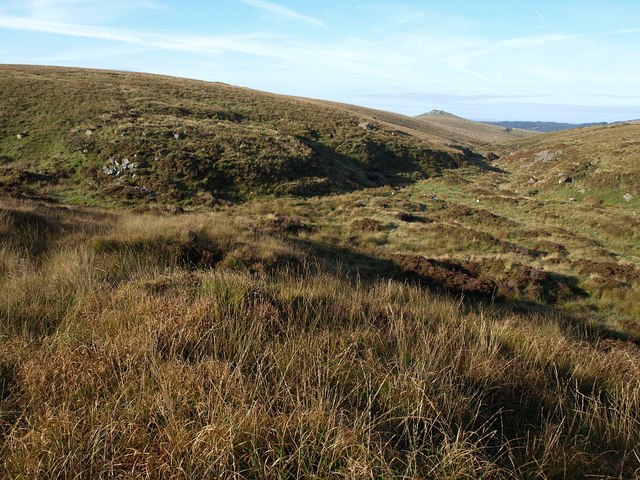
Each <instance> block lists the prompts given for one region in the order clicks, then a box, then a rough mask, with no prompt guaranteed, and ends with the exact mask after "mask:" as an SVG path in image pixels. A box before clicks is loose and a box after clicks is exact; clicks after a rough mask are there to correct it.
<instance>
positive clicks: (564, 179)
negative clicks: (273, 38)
mask: <svg viewBox="0 0 640 480" xmlns="http://www.w3.org/2000/svg"><path fill="white" fill-rule="evenodd" d="M572 182H573V178H571V177H564V178H561V179H560V180H558V183H572Z"/></svg>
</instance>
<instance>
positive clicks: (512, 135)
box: [415, 110, 535, 147]
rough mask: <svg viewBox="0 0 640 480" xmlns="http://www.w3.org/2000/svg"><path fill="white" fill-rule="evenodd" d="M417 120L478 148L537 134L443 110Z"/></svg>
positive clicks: (432, 112) (426, 114)
mask: <svg viewBox="0 0 640 480" xmlns="http://www.w3.org/2000/svg"><path fill="white" fill-rule="evenodd" d="M415 118H416V119H418V120H419V121H420V122H422V123H424V124H426V125H430V126H432V127H433V128H439V129H441V131H443V134H446V135H449V136H450V137H451V138H454V139H456V141H458V142H461V143H468V144H471V145H473V146H476V147H482V146H486V145H489V144H492V143H498V142H506V141H509V140H517V139H522V138H528V137H532V136H535V133H533V132H532V131H530V130H522V129H517V128H512V129H505V128H500V127H497V126H495V125H489V124H487V123H482V122H474V121H472V120H467V119H465V118H461V117H458V116H457V115H452V114H450V113H447V112H443V111H441V110H433V111H431V112H429V113H424V114H422V115H418V116H417V117H415Z"/></svg>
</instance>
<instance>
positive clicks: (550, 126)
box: [484, 121, 608, 133]
mask: <svg viewBox="0 0 640 480" xmlns="http://www.w3.org/2000/svg"><path fill="white" fill-rule="evenodd" d="M484 123H488V124H490V125H496V126H498V127H504V128H520V129H522V130H532V131H534V132H542V133H547V132H558V131H561V130H571V129H572V128H583V127H596V126H598V125H608V123H607V122H597V123H560V122H525V121H514V122H484Z"/></svg>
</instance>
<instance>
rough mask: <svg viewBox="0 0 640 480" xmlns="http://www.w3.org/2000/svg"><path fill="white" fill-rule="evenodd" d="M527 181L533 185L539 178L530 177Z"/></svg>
mask: <svg viewBox="0 0 640 480" xmlns="http://www.w3.org/2000/svg"><path fill="white" fill-rule="evenodd" d="M527 183H529V184H530V185H533V184H534V183H538V179H537V178H536V177H530V178H529V181H528V182H527Z"/></svg>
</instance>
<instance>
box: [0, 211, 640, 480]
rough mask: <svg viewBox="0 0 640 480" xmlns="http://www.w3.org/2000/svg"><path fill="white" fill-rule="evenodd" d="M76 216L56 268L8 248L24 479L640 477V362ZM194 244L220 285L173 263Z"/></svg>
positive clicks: (319, 273)
mask: <svg viewBox="0 0 640 480" xmlns="http://www.w3.org/2000/svg"><path fill="white" fill-rule="evenodd" d="M10 209H11V210H12V211H13V210H20V211H22V212H23V213H24V214H25V216H27V217H28V215H29V214H30V213H31V214H32V213H34V211H33V209H32V208H31V207H28V206H20V205H13V206H11V208H10ZM57 215H59V217H58V216H57ZM71 215H74V214H73V212H67V213H58V214H52V215H51V216H50V217H49V218H50V221H51V222H53V223H56V224H57V223H60V224H61V228H59V229H56V230H55V231H54V230H52V231H48V232H41V233H40V234H39V235H38V238H39V239H40V241H42V242H43V243H44V244H45V245H46V248H45V249H43V250H41V251H40V252H38V253H34V252H32V251H25V250H24V249H21V248H19V245H20V244H21V240H20V238H18V237H19V236H20V235H23V233H22V232H21V230H19V229H15V228H12V229H8V230H6V231H4V233H3V237H2V246H1V247H0V248H1V251H2V254H3V256H2V262H3V263H2V265H3V267H2V269H1V272H2V276H1V277H0V287H1V291H2V292H3V294H2V301H1V302H0V319H1V320H2V323H1V328H2V336H1V340H0V375H1V377H0V390H1V393H2V395H1V396H0V399H1V404H0V405H1V407H0V421H1V423H0V456H1V458H2V461H1V462H0V471H1V472H2V475H3V476H4V477H6V478H114V477H116V478H216V477H223V478H300V477H305V478H307V477H308V478H593V477H597V478H633V477H634V475H636V474H637V473H638V471H640V470H638V469H640V449H639V447H638V445H640V421H639V417H638V413H639V412H638V406H639V405H640V403H639V402H640V393H639V392H640V388H639V387H640V385H639V382H640V381H639V380H638V379H639V378H640V376H639V375H638V373H639V371H640V355H639V351H638V348H637V347H636V346H634V345H633V344H630V343H627V342H623V341H616V340H606V339H602V338H599V337H597V336H596V335H595V334H594V333H592V332H590V331H589V330H588V329H586V328H584V327H581V326H580V325H577V324H576V323H575V322H573V321H571V320H570V319H567V318H565V317H562V316H560V315H549V314H540V313H537V314H534V313H530V314H525V313H516V312H513V311H510V310H505V309H503V308H498V307H492V306H478V305H472V304H468V303H467V302H463V301H460V300H458V299H456V298H449V297H445V296H440V295H437V294H434V293H431V292H429V291H426V290H424V289H421V288H419V287H417V286H411V285H407V284H404V283H402V282H399V281H395V280H388V279H380V280H377V281H372V282H364V281H359V280H357V279H349V278H348V277H345V276H339V275H335V274H332V273H328V271H325V270H324V269H323V268H322V265H320V264H316V263H314V261H313V259H309V258H305V253H304V251H303V250H301V249H300V248H299V247H295V246H292V244H291V243H289V242H288V241H287V239H286V238H283V237H278V236H270V235H268V234H264V233H259V232H255V231H254V230H253V227H252V226H251V225H249V224H243V223H242V222H240V221H238V220H233V219H226V218H225V217H224V216H222V215H218V214H215V215H214V214H201V215H185V216H181V217H179V218H170V217H154V216H151V215H147V216H144V217H137V216H135V215H132V214H113V215H115V216H116V218H108V219H101V218H100V213H99V212H96V213H95V214H94V215H93V216H92V215H90V214H87V215H84V216H79V215H78V216H76V217H74V219H73V221H72V222H70V223H71V225H69V224H65V223H64V222H63V220H64V219H65V218H66V219H67V220H69V216H71ZM65 225H67V226H65ZM187 231H195V232H197V238H198V239H199V240H198V242H199V243H198V245H199V248H204V249H206V248H211V246H212V245H214V246H215V247H216V248H217V249H218V250H217V251H219V252H220V258H219V261H218V262H217V263H216V264H215V265H213V266H211V265H207V266H203V265H198V264H194V263H193V262H192V263H185V262H183V261H182V260H183V258H182V257H180V256H176V255H174V250H175V248H177V247H179V246H182V245H184V244H185V242H189V241H191V240H189V239H193V234H186V233H185V232H187ZM257 264H260V265H262V266H263V268H257V267H256V265H257Z"/></svg>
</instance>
